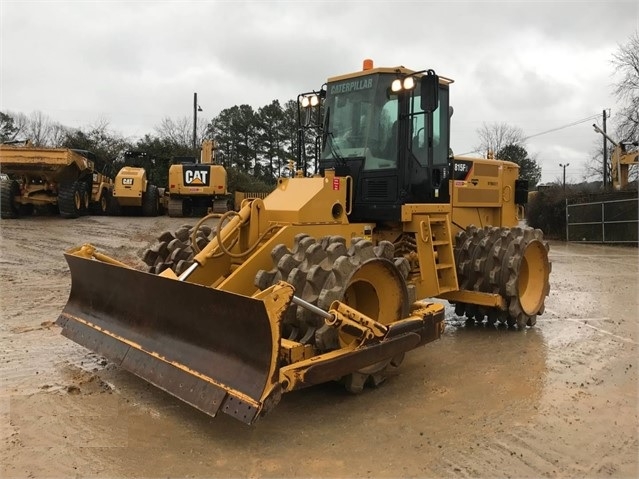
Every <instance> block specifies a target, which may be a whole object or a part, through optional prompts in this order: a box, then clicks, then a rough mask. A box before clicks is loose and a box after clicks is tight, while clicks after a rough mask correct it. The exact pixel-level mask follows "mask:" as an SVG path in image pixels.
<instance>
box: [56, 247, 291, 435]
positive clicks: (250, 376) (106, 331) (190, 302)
mask: <svg viewBox="0 0 639 479" xmlns="http://www.w3.org/2000/svg"><path fill="white" fill-rule="evenodd" d="M65 257H66V260H67V262H68V264H69V268H70V270H71V293H70V296H69V300H68V302H67V304H66V306H65V308H64V310H63V311H62V313H61V314H60V317H59V318H58V320H57V324H58V325H60V326H61V327H62V334H63V335H65V336H66V337H68V338H69V339H71V340H73V341H75V342H77V343H79V344H81V345H82V346H84V347H86V348H88V349H90V350H92V351H95V352H97V353H99V354H101V355H102V356H104V357H106V358H108V359H110V360H111V361H113V362H115V363H117V364H118V365H120V366H121V367H122V368H124V369H126V370H128V371H130V372H132V373H134V374H136V375H137V376H139V377H141V378H143V379H145V380H147V381H149V382H150V383H152V384H154V385H155V386H157V387H159V388H160V389H163V390H164V391H166V392H168V393H170V394H172V395H174V396H176V397H177V398H179V399H181V400H183V401H185V402H187V403H188V404H191V405H192V406H194V407H196V408H198V409H200V410H201V411H204V412H205V413H207V414H210V415H211V416H215V415H216V413H217V412H218V411H219V410H220V409H221V410H222V411H223V412H224V413H226V414H230V415H232V416H234V417H236V418H237V419H239V420H241V421H243V422H245V423H247V424H251V423H252V422H253V421H254V420H255V419H256V418H257V417H259V416H260V415H262V414H264V413H266V412H267V411H268V410H269V409H270V408H272V407H273V406H274V405H275V404H277V402H278V401H279V398H280V396H281V387H280V385H279V383H278V370H277V358H278V351H279V346H280V341H281V338H280V321H281V316H282V313H283V311H284V310H285V309H286V308H287V307H288V305H289V304H290V300H291V297H292V295H293V289H292V287H290V286H287V285H285V284H284V285H282V284H279V285H275V286H274V287H273V288H270V289H269V290H267V291H266V292H264V293H261V296H260V299H256V298H251V297H246V296H242V295H238V294H233V293H228V292H225V291H220V290H215V289H212V288H208V287H204V286H200V285H197V284H192V283H186V282H181V281H178V280H175V279H170V278H164V277H161V276H156V275H153V274H149V273H144V272H141V271H138V270H135V269H131V268H127V267H122V266H117V265H113V264H108V263H105V262H102V261H96V260H92V259H86V258H84V257H79V256H75V255H73V254H65Z"/></svg>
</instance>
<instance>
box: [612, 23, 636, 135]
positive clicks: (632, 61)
mask: <svg viewBox="0 0 639 479" xmlns="http://www.w3.org/2000/svg"><path fill="white" fill-rule="evenodd" d="M612 63H613V64H614V65H615V72H617V73H620V74H621V79H620V80H619V81H618V82H617V83H616V84H615V90H614V93H615V96H616V97H617V99H618V100H619V101H620V102H621V103H622V104H623V105H624V106H623V107H622V110H621V111H620V112H619V113H618V115H619V116H618V118H619V119H618V121H617V125H616V132H617V137H618V138H619V139H620V140H621V141H631V142H635V141H639V30H637V31H635V32H634V33H633V34H632V35H631V36H630V38H629V39H628V43H626V44H624V45H619V50H618V51H617V53H615V54H614V55H613V60H612Z"/></svg>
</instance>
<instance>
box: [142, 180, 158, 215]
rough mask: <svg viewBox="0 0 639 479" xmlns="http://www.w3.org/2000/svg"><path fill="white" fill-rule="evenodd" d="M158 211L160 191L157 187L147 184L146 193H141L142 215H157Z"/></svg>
mask: <svg viewBox="0 0 639 479" xmlns="http://www.w3.org/2000/svg"><path fill="white" fill-rule="evenodd" d="M159 211H160V193H159V192H158V187H157V186H155V185H149V186H148V187H147V188H146V193H144V194H143V195H142V214H143V215H144V216H157V215H158V213H159Z"/></svg>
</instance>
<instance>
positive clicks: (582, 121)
mask: <svg viewBox="0 0 639 479" xmlns="http://www.w3.org/2000/svg"><path fill="white" fill-rule="evenodd" d="M600 116H601V115H600V114H597V115H590V116H589V117H587V118H582V119H581V120H577V121H573V122H572V123H568V124H566V125H563V126H558V127H556V128H552V129H550V130H546V131H542V132H540V133H535V134H534V135H530V136H527V137H525V138H524V141H526V140H529V139H530V138H535V137H537V136H541V135H546V134H548V133H552V132H554V131H559V130H563V129H564V128H569V127H571V126H575V125H579V124H581V123H586V122H587V121H591V120H595V119H597V118H599V117H600Z"/></svg>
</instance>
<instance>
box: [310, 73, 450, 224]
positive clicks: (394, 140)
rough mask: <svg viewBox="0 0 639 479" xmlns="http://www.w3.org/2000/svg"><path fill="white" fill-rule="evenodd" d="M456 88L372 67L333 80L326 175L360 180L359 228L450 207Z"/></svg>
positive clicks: (324, 126) (327, 96)
mask: <svg viewBox="0 0 639 479" xmlns="http://www.w3.org/2000/svg"><path fill="white" fill-rule="evenodd" d="M367 66H368V68H367ZM450 83H452V80H448V79H443V78H439V77H438V76H437V75H435V72H433V71H432V70H428V71H422V72H415V71H412V70H408V69H406V68H403V67H397V68H372V65H371V64H370V63H369V64H368V65H367V64H366V62H365V69H364V70H363V71H361V72H357V73H354V74H350V75H344V76H341V77H334V78H331V79H329V80H328V82H327V84H326V88H325V90H322V92H321V93H320V96H321V97H324V101H323V105H322V106H323V119H322V123H321V126H320V131H321V141H320V142H319V169H320V172H321V173H323V171H324V170H325V169H328V168H333V169H335V172H336V175H337V176H351V177H352V178H353V188H354V191H353V204H352V213H351V215H350V219H351V220H352V221H400V219H401V206H402V205H403V204H407V203H448V201H449V194H448V177H449V166H448V160H449V129H450V119H449V107H448V85H449V84H450Z"/></svg>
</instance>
